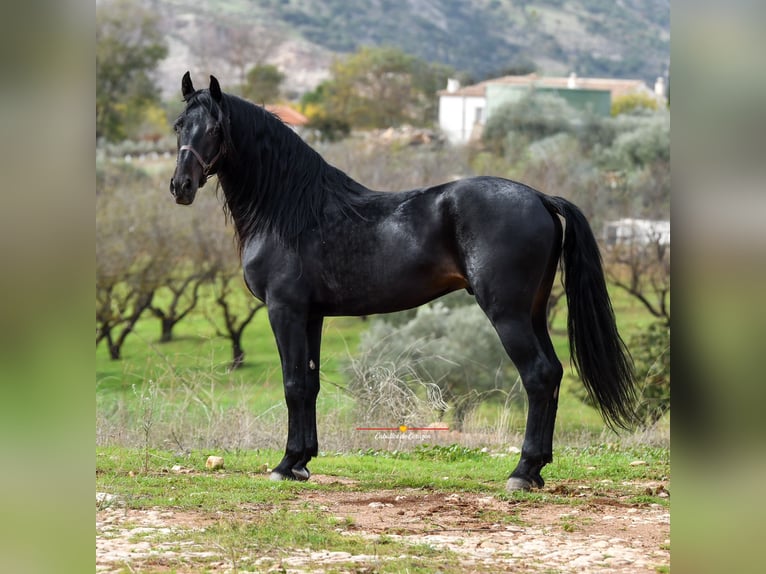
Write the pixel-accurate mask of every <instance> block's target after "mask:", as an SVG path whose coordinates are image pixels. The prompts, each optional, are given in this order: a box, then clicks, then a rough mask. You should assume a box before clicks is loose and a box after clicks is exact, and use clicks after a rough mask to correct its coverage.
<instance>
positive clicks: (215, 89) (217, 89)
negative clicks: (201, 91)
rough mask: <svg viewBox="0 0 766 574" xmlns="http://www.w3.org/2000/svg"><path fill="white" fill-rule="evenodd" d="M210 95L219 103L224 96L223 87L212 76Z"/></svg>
mask: <svg viewBox="0 0 766 574" xmlns="http://www.w3.org/2000/svg"><path fill="white" fill-rule="evenodd" d="M210 95H211V96H213V99H214V100H215V101H216V102H219V103H220V101H221V99H222V98H223V94H222V93H221V85H220V84H219V83H218V80H217V79H216V77H215V76H210Z"/></svg>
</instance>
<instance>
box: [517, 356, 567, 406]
mask: <svg viewBox="0 0 766 574" xmlns="http://www.w3.org/2000/svg"><path fill="white" fill-rule="evenodd" d="M563 376H564V369H563V367H562V366H561V363H559V362H558V361H554V362H551V361H549V360H547V359H543V358H541V359H539V360H537V361H536V362H535V364H534V366H533V367H532V368H531V369H528V370H527V371H526V372H525V373H523V374H522V376H521V382H522V384H523V385H524V389H525V390H526V391H527V396H529V397H530V398H538V397H539V398H541V399H551V398H553V399H557V398H558V392H559V385H560V384H561V378H562V377H563Z"/></svg>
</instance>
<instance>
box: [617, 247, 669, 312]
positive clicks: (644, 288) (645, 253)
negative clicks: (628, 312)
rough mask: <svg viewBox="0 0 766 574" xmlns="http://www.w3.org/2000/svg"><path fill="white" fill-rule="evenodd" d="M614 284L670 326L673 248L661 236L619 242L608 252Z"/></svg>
mask: <svg viewBox="0 0 766 574" xmlns="http://www.w3.org/2000/svg"><path fill="white" fill-rule="evenodd" d="M605 260H606V269H607V274H608V276H609V279H610V280H611V282H612V283H613V284H614V285H616V286H617V287H619V288H620V289H624V290H625V291H627V292H628V293H630V295H632V296H633V297H635V298H636V299H638V300H639V301H640V302H641V304H642V305H643V306H644V307H645V308H646V309H647V311H649V313H651V314H652V315H653V316H654V317H656V318H657V319H660V320H662V321H664V322H665V324H666V325H670V245H669V243H668V242H667V241H666V240H664V239H663V238H662V237H661V235H660V234H659V233H656V232H650V233H649V234H648V235H647V236H646V237H643V238H634V239H633V240H631V241H625V242H619V243H617V244H616V245H613V246H611V247H608V248H607V249H606V250H605Z"/></svg>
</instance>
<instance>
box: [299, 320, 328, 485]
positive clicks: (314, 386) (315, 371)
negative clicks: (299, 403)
mask: <svg viewBox="0 0 766 574" xmlns="http://www.w3.org/2000/svg"><path fill="white" fill-rule="evenodd" d="M322 322H323V317H312V318H311V319H309V322H308V329H307V331H306V335H307V341H306V343H307V350H308V369H307V371H306V389H305V392H304V395H303V398H304V413H305V419H304V420H305V424H304V426H303V432H304V435H305V440H304V446H305V448H306V450H305V451H304V454H303V458H302V459H301V460H300V461H299V462H298V464H296V465H295V466H294V467H293V475H294V476H296V477H297V478H299V479H304V480H308V478H309V477H310V476H311V473H310V472H309V469H308V467H307V466H306V465H307V464H308V463H309V461H310V460H311V459H312V457H315V456H316V455H317V454H318V452H319V439H318V437H317V416H316V414H317V396H318V395H319V352H320V346H321V344H322Z"/></svg>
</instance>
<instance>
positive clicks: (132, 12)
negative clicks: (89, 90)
mask: <svg viewBox="0 0 766 574" xmlns="http://www.w3.org/2000/svg"><path fill="white" fill-rule="evenodd" d="M166 55H167V46H166V44H165V40H164V37H163V35H162V33H161V31H160V29H159V25H158V16H157V15H156V14H155V13H154V12H152V11H151V10H149V9H147V8H145V7H143V6H141V5H136V3H135V2H131V1H130V0H109V1H105V2H100V3H98V4H97V5H96V137H97V138H101V137H103V138H106V139H107V140H109V141H117V140H120V139H123V138H125V137H126V136H127V135H128V133H129V131H130V129H131V128H133V127H135V126H136V125H137V124H141V123H142V122H144V121H145V120H146V119H147V118H146V116H145V114H144V110H146V109H147V108H150V107H151V106H152V105H153V104H156V103H157V102H158V101H159V93H158V90H157V88H156V86H155V85H154V83H153V81H152V79H151V73H152V71H154V69H155V68H156V67H157V64H158V63H159V62H160V60H162V59H163V58H164V57H165V56H166Z"/></svg>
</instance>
